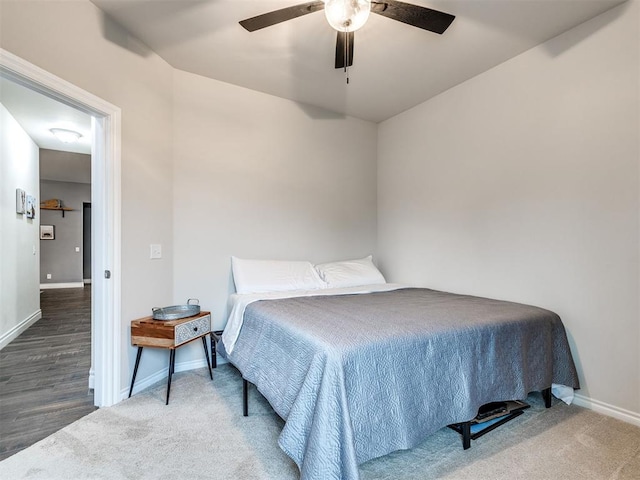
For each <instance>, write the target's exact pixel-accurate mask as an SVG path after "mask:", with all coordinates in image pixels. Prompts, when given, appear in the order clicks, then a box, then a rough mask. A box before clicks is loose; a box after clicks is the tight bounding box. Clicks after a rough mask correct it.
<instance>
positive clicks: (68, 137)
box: [51, 128, 82, 143]
mask: <svg viewBox="0 0 640 480" xmlns="http://www.w3.org/2000/svg"><path fill="white" fill-rule="evenodd" d="M51 133H53V134H54V135H55V136H56V138H57V139H58V140H60V141H61V142H63V143H73V142H77V141H78V140H79V139H80V137H82V135H80V133H78V132H76V131H73V130H67V129H66V128H52V129H51Z"/></svg>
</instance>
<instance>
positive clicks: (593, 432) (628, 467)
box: [0, 365, 640, 480]
mask: <svg viewBox="0 0 640 480" xmlns="http://www.w3.org/2000/svg"><path fill="white" fill-rule="evenodd" d="M241 389H242V382H241V378H240V376H239V374H238V373H237V371H236V370H235V369H233V368H232V367H230V366H228V365H223V366H221V367H219V368H218V369H216V370H215V371H214V380H213V381H211V380H209V377H208V372H207V370H206V369H201V370H196V371H191V372H185V373H178V374H176V375H175V376H174V381H173V383H172V386H171V402H170V403H169V405H168V406H165V405H164V398H165V385H164V382H160V383H158V384H157V385H155V386H153V387H151V388H149V389H147V390H146V391H144V392H142V393H140V394H138V395H135V396H134V397H132V398H131V399H129V400H126V401H124V402H121V403H120V404H118V405H117V406H115V407H111V408H104V409H100V410H97V411H96V412H94V413H92V414H90V415H88V416H86V417H84V418H82V419H81V420H78V421H77V422H75V423H73V424H71V425H69V426H68V427H66V428H64V429H63V430H60V431H59V432H57V433H55V434H53V435H51V436H50V437H48V438H46V439H44V440H42V441H41V442H39V443H37V444H35V445H33V446H31V447H29V448H27V449H26V450H23V451H21V452H19V453H17V454H15V455H13V456H12V457H9V458H8V459H6V460H4V461H3V462H0V478H2V479H3V480H4V479H7V480H8V479H12V480H13V479H23V478H24V479H27V478H28V479H47V480H55V479H172V480H175V479H243V480H245V479H263V480H291V479H297V478H298V470H297V467H296V466H295V464H294V463H293V462H292V461H291V460H290V459H289V458H288V457H287V456H286V455H285V454H284V453H283V452H282V451H281V450H280V449H279V448H278V446H277V438H278V434H279V432H280V430H281V429H282V425H283V422H282V420H280V419H279V418H278V417H277V415H275V414H274V413H273V411H272V410H271V408H270V407H269V405H268V404H267V403H266V401H264V399H263V398H262V397H261V396H260V395H259V394H258V393H256V391H255V389H252V391H251V397H250V416H249V417H246V418H245V417H243V416H242V406H241V397H242V395H241ZM528 402H529V403H531V405H532V407H531V408H530V409H528V410H526V411H525V413H524V414H523V415H521V416H520V417H518V418H517V419H515V420H513V421H511V422H509V423H508V424H506V425H504V426H502V427H500V428H498V429H497V430H495V431H493V432H491V433H489V434H487V435H485V436H483V437H481V438H479V439H477V440H475V441H473V442H472V445H471V449H470V450H467V451H464V450H462V445H461V441H460V437H459V435H458V434H457V433H455V432H454V431H452V430H450V429H448V428H445V429H442V430H440V431H438V432H436V433H435V434H434V435H432V436H430V437H429V438H427V439H426V440H425V442H424V443H423V444H422V445H420V446H419V447H417V448H414V449H412V450H409V451H402V452H396V453H393V454H390V455H387V456H385V457H382V458H379V459H375V460H372V461H369V462H367V463H365V464H363V465H361V466H360V473H361V478H362V480H373V479H380V480H381V479H385V480H391V479H393V480H408V479H415V480H418V479H421V480H423V479H434V478H448V479H482V480H490V479H509V480H511V479H528V480H530V479H580V480H582V479H587V480H588V479H634V480H637V479H640V428H638V427H635V426H632V425H629V424H626V423H623V422H620V421H618V420H615V419H612V418H609V417H606V416H602V415H599V414H597V413H594V412H592V411H589V410H585V409H582V408H580V407H576V406H566V405H565V404H563V403H561V402H559V401H557V400H555V399H554V406H553V407H552V408H551V409H548V410H547V409H545V408H544V406H543V404H542V400H541V398H540V396H539V395H538V394H533V395H531V396H530V397H529V399H528ZM319 480H324V479H319Z"/></svg>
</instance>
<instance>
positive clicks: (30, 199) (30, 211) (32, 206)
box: [26, 195, 36, 218]
mask: <svg viewBox="0 0 640 480" xmlns="http://www.w3.org/2000/svg"><path fill="white" fill-rule="evenodd" d="M26 212H27V218H34V217H35V216H36V197H34V196H33V195H27V204H26Z"/></svg>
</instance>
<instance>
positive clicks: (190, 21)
mask: <svg viewBox="0 0 640 480" xmlns="http://www.w3.org/2000/svg"><path fill="white" fill-rule="evenodd" d="M92 1H93V3H94V4H96V5H97V6H98V7H99V8H101V9H102V10H103V11H104V12H106V13H107V14H108V16H110V17H111V18H113V19H115V20H116V22H117V23H118V24H120V25H121V26H123V27H124V28H125V29H126V30H128V31H129V32H130V33H132V34H133V35H134V36H136V37H138V38H139V39H140V40H142V41H143V42H145V43H146V44H147V45H148V46H149V47H150V48H151V49H152V50H154V51H155V52H156V53H158V54H159V55H160V56H161V57H163V58H164V59H165V60H166V61H167V62H169V63H170V64H171V65H172V66H174V67H175V68H178V69H181V70H185V71H188V72H192V73H196V74H199V75H203V76H206V77H210V78H214V79H217V80H221V81H224V82H228V83H232V84H236V85H240V86H243V87H247V88H251V89H253V90H257V91H261V92H265V93H269V94H273V95H276V96H279V97H283V98H288V99H291V100H294V101H299V102H302V103H306V104H311V105H315V106H319V107H323V108H325V109H328V110H331V111H334V112H338V113H341V114H346V115H351V116H354V117H358V118H362V119H366V120H371V121H375V122H378V121H382V120H385V119H387V118H390V117H392V116H394V115H396V114H398V113H400V112H402V111H404V110H406V109H408V108H411V107H413V106H415V105H417V104H419V103H422V102H424V101H425V100H427V99H429V98H431V97H433V96H435V95H437V94H438V93H440V92H442V91H444V90H446V89H448V88H450V87H452V86H454V85H457V84H459V83H461V82H463V81H465V80H467V79H469V78H471V77H473V76H475V75H478V74H479V73H481V72H483V71H486V70H488V69H490V68H492V67H494V66H495V65H498V64H500V63H502V62H504V61H505V60H507V59H509V58H511V57H514V56H515V55H518V54H519V53H521V52H523V51H525V50H528V49H529V48H531V47H533V46H535V45H538V44H540V43H542V42H544V41H546V40H548V39H550V38H552V37H554V36H556V35H558V34H560V33H562V32H564V31H566V30H568V29H570V28H572V27H574V26H576V25H578V24H580V23H582V22H584V21H585V20H588V19H590V18H592V17H594V16H596V15H598V14H600V13H602V12H604V11H605V10H608V9H609V8H611V7H613V6H615V5H617V4H619V3H622V1H623V0H433V1H426V0H411V1H410V2H409V3H414V4H417V5H421V6H428V7H429V8H434V9H436V10H442V11H445V12H447V13H450V14H453V15H455V16H456V19H455V20H454V22H453V24H452V25H451V26H450V27H449V29H448V30H447V31H446V32H445V33H444V34H443V35H442V36H440V35H437V34H434V33H431V32H427V31H424V30H421V29H418V28H415V27H412V26H409V25H405V24H403V23H400V22H396V21H393V20H390V19H388V18H385V17H381V16H379V15H374V14H372V15H371V16H370V17H369V20H368V21H367V24H366V25H365V26H364V27H363V28H362V29H360V30H358V31H357V32H356V33H355V42H354V43H355V54H354V64H353V67H351V68H350V69H349V76H350V84H349V85H347V84H346V81H345V75H344V72H343V71H342V70H341V69H338V70H336V69H334V68H333V62H334V55H335V41H336V33H335V31H334V30H332V28H331V27H330V26H329V25H328V23H327V22H326V20H325V18H324V14H323V12H321V11H320V12H315V13H312V14H308V15H305V16H303V17H299V18H297V19H293V20H290V21H287V22H284V23H281V24H278V25H274V26H271V27H268V28H265V29H263V30H258V31H255V32H253V33H249V32H247V31H246V30H244V29H243V28H242V27H241V26H240V25H239V24H238V21H240V20H243V19H246V18H249V17H252V16H256V15H260V14H263V13H267V12H270V11H272V10H277V9H280V8H284V7H289V6H292V5H296V4H297V3H304V2H299V1H296V0H162V1H158V0H92ZM105 25H106V28H105V36H106V37H109V34H108V32H109V28H108V25H109V22H106V24H105ZM112 37H113V39H117V38H122V36H118V35H112ZM116 41H117V40H116ZM123 46H126V45H123ZM137 53H141V52H140V49H137ZM557 54H558V52H549V55H557Z"/></svg>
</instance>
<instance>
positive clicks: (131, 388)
mask: <svg viewBox="0 0 640 480" xmlns="http://www.w3.org/2000/svg"><path fill="white" fill-rule="evenodd" d="M141 356H142V347H138V353H137V354H136V366H135V367H133V377H131V387H129V398H131V392H133V384H134V382H135V381H136V375H137V373H138V365H140V357H141Z"/></svg>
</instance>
